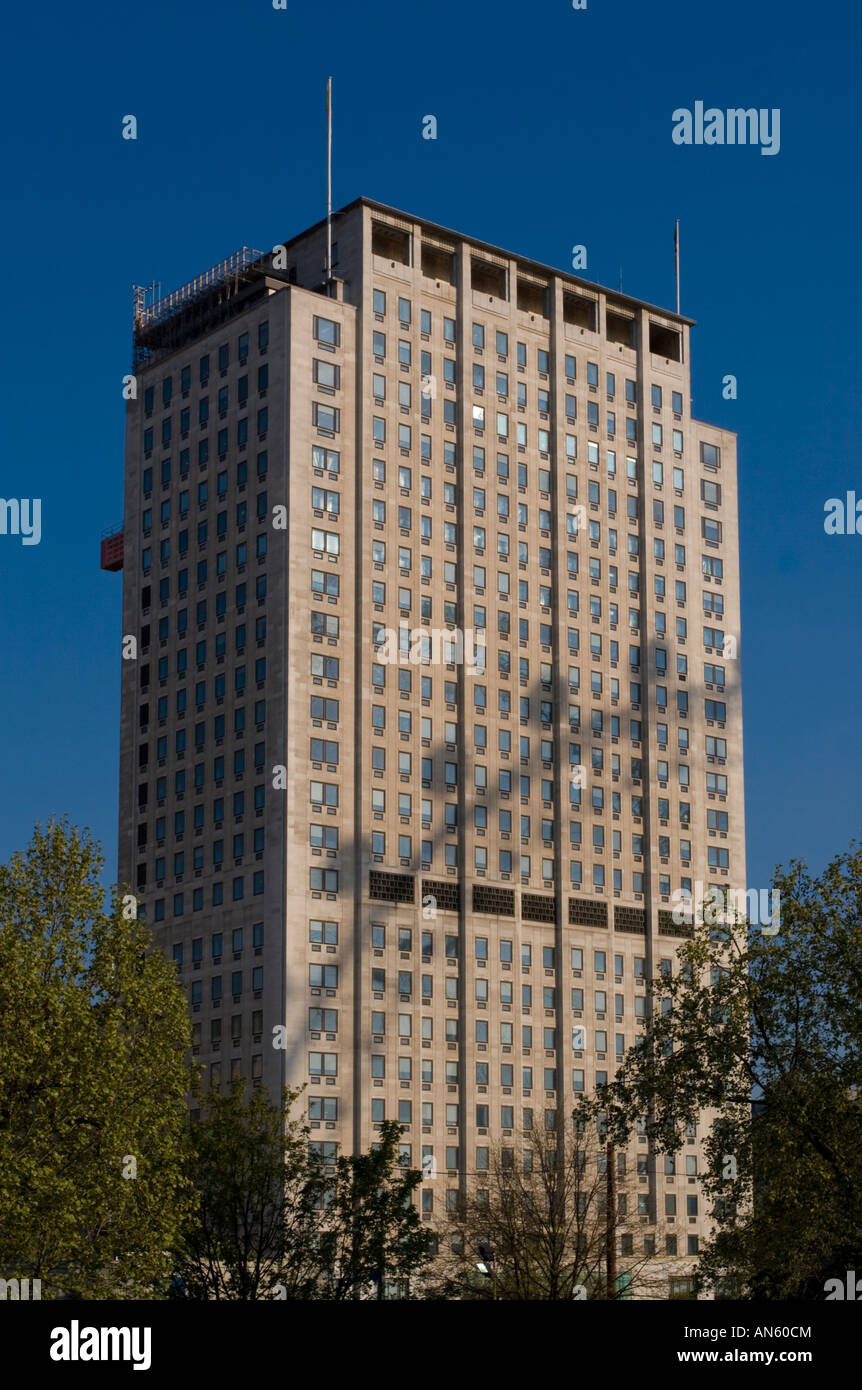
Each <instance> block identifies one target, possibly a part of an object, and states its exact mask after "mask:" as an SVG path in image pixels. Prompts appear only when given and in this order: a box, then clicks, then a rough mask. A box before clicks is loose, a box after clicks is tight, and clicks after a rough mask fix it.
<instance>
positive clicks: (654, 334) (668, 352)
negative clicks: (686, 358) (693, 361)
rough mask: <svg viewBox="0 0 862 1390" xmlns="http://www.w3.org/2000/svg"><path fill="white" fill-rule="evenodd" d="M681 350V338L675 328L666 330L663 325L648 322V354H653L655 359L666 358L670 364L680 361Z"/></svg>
mask: <svg viewBox="0 0 862 1390" xmlns="http://www.w3.org/2000/svg"><path fill="white" fill-rule="evenodd" d="M681 348H682V343H681V337H680V334H679V333H678V331H677V330H676V329H675V328H668V327H667V326H666V325H665V324H663V323H653V322H652V320H650V326H649V350H650V352H654V353H655V355H656V357H668V358H670V360H671V362H680V361H681V360H682V353H681Z"/></svg>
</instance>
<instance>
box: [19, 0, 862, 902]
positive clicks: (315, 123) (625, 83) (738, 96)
mask: <svg viewBox="0 0 862 1390" xmlns="http://www.w3.org/2000/svg"><path fill="white" fill-rule="evenodd" d="M861 23H862V22H860V18H859V14H858V11H857V10H856V8H855V7H853V6H848V5H847V4H846V3H845V4H838V3H836V0H820V3H818V4H817V5H811V4H802V3H800V0H783V3H778V2H777V0H768V2H767V3H764V2H763V0H758V3H752V0H726V2H725V3H723V4H721V5H719V4H713V5H709V6H701V5H697V4H692V0H663V3H660V4H656V3H652V4H649V3H636V2H635V0H588V8H587V10H586V11H574V10H573V9H572V7H571V0H534V3H532V4H529V5H523V4H515V3H513V0H499V2H498V3H496V4H490V3H488V0H466V3H463V4H459V5H458V6H456V7H455V8H454V9H452V8H451V7H450V8H449V9H447V8H446V7H440V6H429V5H416V4H405V3H404V0H397V3H396V0H374V3H369V0H365V3H362V4H349V5H348V4H346V3H344V0H334V3H329V4H327V5H324V6H320V5H313V4H309V3H300V2H299V0H288V9H287V11H276V10H274V9H273V8H272V5H271V0H235V3H233V4H229V3H226V0H209V3H207V4H204V5H201V4H190V3H187V2H186V3H182V0H180V3H173V4H170V5H168V4H165V3H163V0H148V3H147V4H146V5H145V4H141V3H138V4H134V3H133V4H121V5H120V4H116V3H111V4H107V3H98V4H84V5H83V6H78V5H65V4H64V5H60V4H58V3H57V0H48V3H47V4H43V5H37V6H33V7H30V8H25V7H24V6H18V7H16V9H15V11H14V13H12V14H10V16H9V17H8V18H7V21H6V32H5V39H6V44H5V48H6V62H5V63H4V90H3V92H2V94H0V108H2V117H3V130H4V145H5V154H6V160H5V172H4V188H3V192H4V194H5V199H4V202H5V217H4V226H3V235H4V238H5V241H6V248H5V254H4V265H5V269H6V276H5V283H4V287H3V298H4V303H3V310H4V313H3V318H4V322H5V331H4V332H3V333H2V335H0V347H2V384H3V385H2V389H3V419H4V449H3V460H2V473H0V493H2V495H3V496H6V497H9V496H13V497H25V496H29V497H32V496H34V495H36V496H39V497H41V498H42V501H43V538H42V541H41V544H40V545H38V546H31V547H24V546H22V545H21V544H20V541H19V540H18V539H17V538H13V537H9V536H0V858H5V857H6V856H7V855H8V854H9V853H10V852H11V851H12V850H13V849H14V848H16V847H18V846H20V845H23V844H24V843H26V841H27V840H28V838H29V835H30V831H31V828H32V825H33V824H34V822H35V821H36V820H39V819H44V818H46V817H47V816H48V815H50V814H52V813H63V812H68V813H69V815H70V816H71V818H72V819H73V820H74V821H75V822H77V823H79V824H86V825H89V826H90V828H91V829H92V831H93V832H94V833H95V834H96V835H97V837H98V838H99V839H100V840H101V841H102V842H103V844H104V845H105V848H106V852H107V854H108V867H109V870H110V873H111V874H113V872H114V867H115V856H116V811H115V806H116V777H117V758H118V743H119V732H118V729H119V676H118V672H119V662H120V585H121V577H120V576H119V575H110V574H103V573H102V572H101V571H100V569H99V534H100V532H101V531H102V530H103V528H104V527H106V526H108V525H110V524H111V523H112V522H115V521H118V520H120V519H121V517H122V477H123V468H122V458H123V416H124V406H123V401H122V395H121V389H122V388H121V379H122V376H123V374H124V373H125V372H126V371H128V370H129V362H130V334H131V310H132V300H131V285H132V283H133V282H138V283H142V284H147V283H149V282H150V281H151V280H159V281H161V284H162V287H163V289H164V290H165V291H167V290H169V289H171V288H173V287H176V286H178V285H181V284H183V283H184V282H185V281H186V280H189V279H191V278H192V277H193V276H194V275H196V274H197V273H199V272H201V271H203V270H205V269H206V268H207V267H208V266H210V265H212V264H214V263H215V262H217V261H219V260H220V259H222V258H223V257H224V256H226V255H228V254H229V253H230V252H231V251H232V250H234V249H235V248H236V247H238V246H241V245H243V244H247V245H251V246H255V247H259V248H264V249H265V248H269V247H271V246H272V245H273V244H274V243H276V242H278V241H280V240H283V239H284V238H286V237H288V236H290V235H291V234H293V233H295V232H297V231H300V230H301V229H302V228H303V227H305V226H306V225H308V224H310V223H312V222H314V221H316V220H317V219H318V218H319V217H320V216H321V215H322V214H323V212H324V211H325V204H324V198H325V162H324V160H325V125H324V119H325V118H324V92H325V81H326V77H327V75H328V74H330V73H331V74H332V75H333V77H334V84H335V202H336V206H339V205H342V204H344V203H347V202H349V201H350V200H351V199H352V198H354V197H356V196H357V195H358V194H360V193H363V194H366V195H368V196H369V197H374V198H378V199H380V200H382V201H385V202H389V203H392V204H394V205H395V206H397V207H401V208H404V209H407V210H410V211H413V212H416V213H417V214H420V215H422V216H425V217H428V218H431V219H433V220H435V221H438V222H441V223H444V224H446V225H449V226H452V227H455V228H458V229H459V230H463V231H464V232H468V233H471V234H474V235H476V236H478V237H481V238H484V239H486V240H488V241H491V242H495V243H497V244H499V245H502V246H504V247H506V248H508V249H511V250H514V251H518V252H521V253H523V254H525V255H529V256H533V257H535V258H536V259H538V260H541V261H545V262H547V263H549V264H551V265H555V266H559V267H560V268H562V269H567V268H569V266H570V263H571V247H572V245H573V244H575V243H584V244H585V245H586V246H587V248H588V254H589V266H588V275H589V277H590V278H593V279H596V280H598V281H600V282H602V283H604V284H610V285H612V286H616V285H617V283H618V279H619V273H620V266H621V265H622V268H623V277H624V288H625V289H626V290H627V291H628V292H629V293H631V294H634V295H636V296H638V297H640V298H643V299H647V300H649V301H652V302H654V303H657V304H668V305H671V304H672V297H673V222H674V218H675V217H679V218H680V219H681V225H682V286H683V294H682V308H683V312H685V313H688V314H690V315H691V316H692V317H694V318H696V319H697V320H698V327H697V328H696V329H695V330H694V339H693V363H694V379H693V393H694V410H695V413H696V415H698V416H699V417H701V418H703V419H706V420H710V421H713V422H715V423H718V424H721V425H724V426H726V427H727V428H729V429H734V430H737V431H738V432H739V436H740V452H739V464H740V481H741V517H742V520H741V542H742V582H743V627H742V646H741V655H742V659H743V695H744V708H745V748H746V760H747V764H746V793H747V816H748V853H749V872H748V883H749V885H750V886H754V885H758V886H760V885H764V884H766V883H767V882H768V880H769V875H770V874H771V872H772V868H773V866H774V864H775V863H776V862H779V861H785V862H786V861H787V859H789V858H790V857H791V856H794V855H799V856H803V857H806V858H807V859H808V860H809V862H810V863H811V864H812V866H819V865H820V864H822V863H823V862H824V861H825V859H826V858H828V857H829V856H830V855H831V854H832V853H833V852H834V851H836V850H838V849H839V848H841V847H843V846H844V845H845V844H846V843H847V842H848V841H849V840H850V839H851V838H852V837H853V836H855V835H856V834H857V833H858V829H859V825H860V821H862V809H860V797H859V794H858V791H857V788H858V787H859V785H860V783H862V775H860V774H862V746H857V745H856V744H855V742H854V741H853V739H851V738H850V731H851V729H852V728H853V727H854V725H855V722H856V720H855V716H854V713H853V711H854V709H855V708H856V707H857V705H858V701H859V688H860V675H862V644H860V600H859V576H860V572H862V536H858V537H855V536H854V537H837V536H833V537H827V536H826V535H825V534H824V530H823V503H824V501H825V499H826V498H827V497H832V496H841V495H843V493H844V492H845V491H846V490H847V489H852V488H854V487H858V488H859V492H860V496H862V468H860V460H859V452H860V440H862V421H860V403H859V400H860V397H859V390H858V382H859V377H860V367H861V366H862V364H860V302H859V301H860V292H859V276H858V238H859V224H860V216H859V210H860V209H859V203H860V195H859V175H858V171H859V167H860V159H859V153H860V152H859V114H858V113H859V103H858V98H857V95H856V94H857V92H858V52H859V38H860V24H861ZM697 100H703V101H704V102H705V103H706V105H707V106H710V105H713V106H716V107H719V108H723V109H724V108H727V107H732V106H744V107H749V106H755V107H758V108H760V107H765V108H770V109H771V108H773V107H779V108H780V110H781V150H780V153H779V154H778V155H776V156H773V157H769V156H764V155H761V154H760V153H759V151H758V149H756V148H728V147H706V146H700V147H698V146H692V147H690V148H684V147H679V146H677V145H675V144H674V143H673V142H672V140H671V126H672V122H671V113H672V111H673V110H674V109H675V108H676V107H689V108H693V107H694V103H695V101H697ZM127 114H134V115H135V116H136V117H137V120H138V139H137V141H135V142H132V141H126V140H123V139H122V138H121V121H122V118H123V116H125V115H127ZM426 114H434V115H436V117H437V119H438V123H439V124H438V139H437V140H436V141H426V140H423V139H422V138H421V118H422V117H423V116H424V115H426ZM726 373H733V374H735V375H736V376H737V378H738V381H739V399H738V400H737V401H724V400H722V396H721V380H722V376H723V375H724V374H726Z"/></svg>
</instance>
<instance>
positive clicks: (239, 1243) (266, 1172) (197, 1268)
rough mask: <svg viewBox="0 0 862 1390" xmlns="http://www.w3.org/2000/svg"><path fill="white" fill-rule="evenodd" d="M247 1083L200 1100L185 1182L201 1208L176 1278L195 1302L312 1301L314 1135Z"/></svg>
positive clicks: (187, 1228) (318, 1184)
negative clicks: (311, 1142) (311, 1138)
mask: <svg viewBox="0 0 862 1390" xmlns="http://www.w3.org/2000/svg"><path fill="white" fill-rule="evenodd" d="M245 1086H246V1083H245V1081H244V1080H242V1079H240V1078H237V1079H236V1080H235V1081H234V1082H233V1083H232V1084H231V1088H230V1091H229V1092H227V1093H225V1094H220V1093H219V1092H218V1091H214V1090H211V1091H209V1092H207V1093H206V1094H201V1095H199V1097H198V1099H199V1104H200V1118H199V1119H196V1120H195V1122H194V1123H193V1124H192V1127H191V1134H190V1157H189V1163H190V1168H189V1176H190V1178H191V1180H192V1182H193V1184H194V1187H195V1191H196V1200H195V1205H194V1208H193V1209H192V1211H190V1213H189V1216H188V1219H187V1221H186V1222H185V1224H184V1227H183V1231H182V1233H181V1237H180V1240H179V1242H178V1244H177V1246H176V1250H175V1259H174V1272H175V1274H176V1275H178V1276H179V1277H180V1278H181V1279H182V1281H183V1284H184V1286H185V1290H186V1294H187V1296H188V1297H190V1298H197V1299H219V1300H223V1299H230V1300H237V1299H245V1300H250V1299H265V1298H290V1299H297V1298H312V1297H314V1296H315V1294H316V1290H317V1283H318V1279H319V1275H320V1262H319V1258H318V1254H317V1248H316V1246H317V1230H318V1225H319V1221H320V1203H321V1194H322V1191H323V1183H322V1180H321V1177H320V1172H319V1165H318V1164H317V1163H315V1161H314V1160H313V1158H312V1157H311V1155H310V1154H309V1146H308V1140H309V1132H310V1131H309V1129H308V1127H307V1126H306V1125H303V1124H301V1123H300V1121H298V1120H296V1119H294V1118H292V1116H291V1109H292V1106H293V1105H294V1103H295V1101H296V1099H297V1096H298V1094H299V1092H297V1091H289V1090H285V1092H284V1096H283V1100H282V1104H280V1105H277V1104H275V1103H273V1102H272V1101H271V1100H270V1098H269V1094H268V1093H267V1092H266V1091H264V1090H254V1091H252V1093H251V1098H250V1100H248V1102H246V1100H245Z"/></svg>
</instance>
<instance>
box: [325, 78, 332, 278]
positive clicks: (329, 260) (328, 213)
mask: <svg viewBox="0 0 862 1390" xmlns="http://www.w3.org/2000/svg"><path fill="white" fill-rule="evenodd" d="M331 279H332V78H331V77H330V78H327V82H326V282H327V284H329V281H330V280H331Z"/></svg>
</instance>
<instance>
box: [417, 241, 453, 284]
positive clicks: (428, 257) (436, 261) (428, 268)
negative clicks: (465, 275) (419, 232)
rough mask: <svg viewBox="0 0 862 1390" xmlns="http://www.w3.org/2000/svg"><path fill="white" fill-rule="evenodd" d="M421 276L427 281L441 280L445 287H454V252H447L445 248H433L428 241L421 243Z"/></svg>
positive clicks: (431, 243)
mask: <svg viewBox="0 0 862 1390" xmlns="http://www.w3.org/2000/svg"><path fill="white" fill-rule="evenodd" d="M422 274H423V275H425V276H427V277H428V279H429V280H443V281H445V283H446V284H447V285H454V283H455V253H454V251H450V250H447V248H446V247H445V246H435V245H434V244H433V242H430V241H423V243H422Z"/></svg>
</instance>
